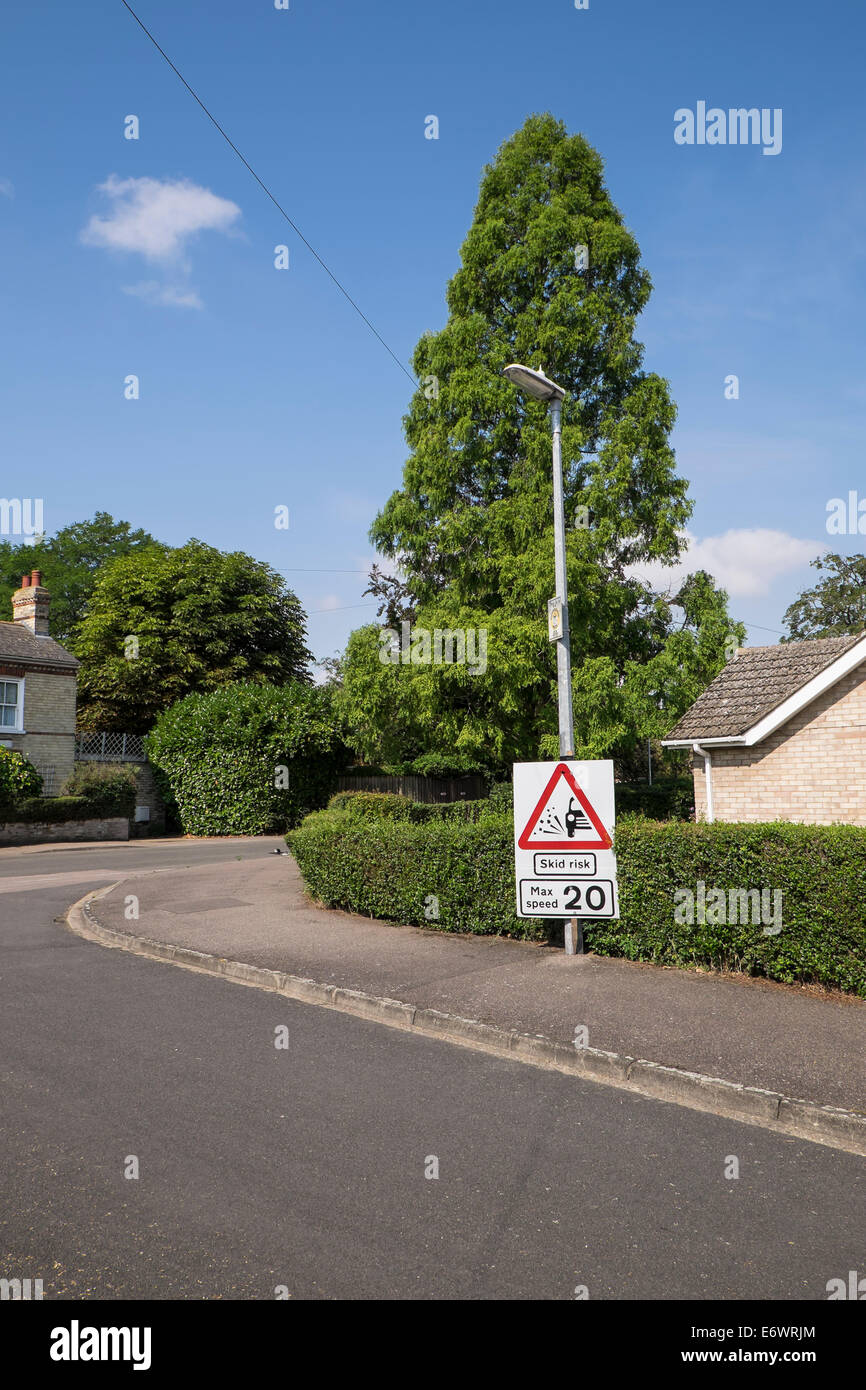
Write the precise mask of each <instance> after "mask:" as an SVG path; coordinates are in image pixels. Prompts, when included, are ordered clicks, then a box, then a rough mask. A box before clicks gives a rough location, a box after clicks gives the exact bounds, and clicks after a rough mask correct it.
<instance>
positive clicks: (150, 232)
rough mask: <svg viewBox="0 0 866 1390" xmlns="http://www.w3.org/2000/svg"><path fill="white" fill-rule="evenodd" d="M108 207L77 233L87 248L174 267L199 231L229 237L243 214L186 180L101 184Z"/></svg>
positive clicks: (114, 177) (112, 180)
mask: <svg viewBox="0 0 866 1390" xmlns="http://www.w3.org/2000/svg"><path fill="white" fill-rule="evenodd" d="M99 191H100V193H104V194H105V195H106V197H107V198H108V199H109V202H110V204H111V207H110V211H109V214H108V216H107V217H99V216H97V215H94V216H93V217H91V219H90V221H89V222H88V223H87V226H86V227H85V228H84V230H83V231H82V233H81V239H82V241H84V242H85V244H86V245H88V246H105V247H108V248H110V249H111V250H115V251H133V252H136V253H137V254H138V255H141V256H144V257H145V258H146V259H147V260H149V261H157V262H177V261H179V260H180V259H181V258H182V256H183V253H184V252H185V250H186V246H187V243H188V242H189V241H190V239H191V238H192V237H194V236H196V235H198V233H199V232H204V231H218V232H227V231H230V230H231V229H232V226H233V224H234V223H235V222H236V220H237V218H238V217H240V215H241V210H240V208H239V207H238V205H237V203H232V202H230V200H229V199H228V198H219V197H217V195H216V194H215V193H211V191H210V189H209V188H202V187H200V185H198V184H195V183H191V182H190V181H189V179H175V180H172V179H164V180H160V179H151V178H140V179H135V178H132V179H119V178H118V177H117V175H116V174H111V175H110V176H109V178H107V179H106V181H105V183H103V184H100V185H99Z"/></svg>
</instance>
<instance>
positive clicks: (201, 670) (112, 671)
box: [74, 540, 311, 732]
mask: <svg viewBox="0 0 866 1390" xmlns="http://www.w3.org/2000/svg"><path fill="white" fill-rule="evenodd" d="M74 650H75V654H76V656H78V657H79V659H80V661H81V671H80V673H79V685H78V690H79V723H80V725H81V727H82V728H98V729H125V730H129V731H130V732H144V731H146V730H148V729H149V728H150V727H151V725H152V724H153V722H154V720H155V719H156V717H157V715H158V714H160V713H161V712H162V711H163V710H166V709H168V708H169V707H170V706H171V705H173V704H174V703H175V701H176V700H179V699H182V698H183V697H184V696H185V695H188V694H190V693H192V692H195V691H210V690H215V689H216V688H217V687H218V686H221V685H226V684H228V683H230V682H235V681H254V682H258V683H264V682H275V683H282V682H285V681H291V680H300V681H309V679H310V678H309V675H308V673H307V666H308V663H309V662H310V660H311V656H310V653H309V651H308V650H307V647H306V624H305V619H304V613H303V609H302V608H301V605H300V602H299V601H298V599H297V598H296V596H295V595H294V594H293V593H292V592H291V591H290V590H289V589H287V587H286V585H285V582H284V580H283V579H282V577H281V576H280V575H279V574H277V572H276V571H275V570H273V569H271V568H270V566H269V565H266V564H264V563H263V562H261V561H259V560H254V559H253V558H252V557H251V556H249V555H245V554H244V553H243V552H242V551H233V552H232V553H230V554H226V553H224V552H222V551H219V550H215V549H214V548H213V547H212V546H209V545H205V544H204V542H203V541H199V540H190V541H188V542H187V544H186V545H184V546H180V547H179V548H178V549H174V550H168V549H166V548H165V547H161V546H152V547H150V548H149V549H147V550H144V551H142V552H140V553H138V554H134V555H128V556H124V557H122V558H121V559H118V560H115V561H113V562H112V563H111V564H110V565H108V566H106V567H105V568H104V569H103V570H101V571H100V573H99V575H98V577H97V580H96V584H95V586H94V589H93V593H92V595H91V599H90V602H89V605H88V610H87V614H86V616H85V618H84V621H83V622H82V623H81V625H80V627H79V628H78V630H77V634H76V639H75V647H74Z"/></svg>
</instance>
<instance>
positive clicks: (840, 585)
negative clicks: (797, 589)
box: [782, 555, 866, 642]
mask: <svg viewBox="0 0 866 1390" xmlns="http://www.w3.org/2000/svg"><path fill="white" fill-rule="evenodd" d="M812 567H813V569H816V570H818V571H819V572H820V571H823V572H825V577H824V578H823V579H822V580H821V581H820V583H818V584H816V585H815V586H814V588H812V589H805V590H804V591H803V593H802V594H801V595H800V597H799V598H798V599H795V600H794V602H793V603H792V604H791V606H790V608H788V609H787V610H786V612H785V616H784V618H783V620H782V621H783V622H784V624H785V626H786V627H787V629H788V636H787V637H783V638H782V641H783V642H802V641H805V640H807V639H808V638H812V637H842V636H844V635H845V634H846V633H849V632H851V633H853V632H863V631H864V629H866V555H819V556H818V558H817V559H816V560H813V561H812Z"/></svg>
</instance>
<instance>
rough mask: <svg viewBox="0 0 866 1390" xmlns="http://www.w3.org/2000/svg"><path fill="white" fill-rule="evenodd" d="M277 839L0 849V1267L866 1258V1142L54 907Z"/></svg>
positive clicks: (237, 1276) (163, 1285) (455, 1279)
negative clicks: (263, 977)
mask: <svg viewBox="0 0 866 1390" xmlns="http://www.w3.org/2000/svg"><path fill="white" fill-rule="evenodd" d="M267 852H268V848H267V847H265V846H264V845H262V844H261V842H253V843H247V844H241V845H238V844H217V845H193V846H190V845H187V844H185V843H180V844H177V845H172V846H169V847H160V846H155V845H140V846H136V845H133V846H130V847H123V848H119V849H114V848H104V847H98V848H93V849H90V850H87V851H50V852H48V853H40V854H38V855H29V856H28V855H25V854H22V853H19V852H15V853H14V854H12V855H10V854H8V853H6V854H4V855H3V857H2V860H0V875H3V878H2V879H0V1048H2V1050H0V1102H2V1116H0V1175H2V1177H0V1185H2V1195H0V1277H6V1278H12V1277H18V1278H22V1279H23V1278H41V1279H42V1280H43V1286H44V1293H45V1297H46V1298H47V1299H56V1298H76V1299H78V1298H92V1299H129V1298H160V1299H202V1298H204V1299H231V1298H243V1299H273V1298H274V1297H275V1290H276V1289H277V1287H278V1286H285V1287H286V1289H287V1291H288V1294H289V1296H290V1297H291V1298H293V1299H335V1298H369V1299H382V1298H396V1299H431V1298H446V1299H447V1298H453V1299H487V1298H501V1299H515V1298H516V1299H525V1298H542V1299H563V1300H568V1299H573V1298H574V1297H575V1289H576V1288H577V1287H578V1286H585V1287H586V1289H587V1290H588V1293H589V1297H590V1298H591V1299H634V1298H650V1299H704V1298H723V1299H744V1298H754V1299H761V1300H763V1299H783V1298H795V1299H805V1300H824V1299H826V1297H827V1293H826V1284H827V1281H828V1280H830V1279H832V1278H836V1277H842V1278H844V1277H847V1272H848V1271H849V1270H851V1269H859V1270H861V1271H862V1270H864V1269H866V1237H864V1234H863V1233H864V1231H866V1163H864V1160H862V1159H859V1158H857V1157H855V1156H852V1155H849V1154H845V1153H841V1152H837V1151H835V1150H831V1149H826V1148H822V1147H820V1146H818V1145H813V1144H809V1143H806V1142H801V1141H797V1140H788V1139H783V1138H780V1137H778V1136H776V1135H773V1134H770V1133H768V1132H766V1131H763V1130H760V1129H756V1128H752V1127H750V1126H745V1125H738V1124H735V1123H732V1122H730V1121H726V1120H721V1119H718V1118H716V1117H713V1116H709V1115H703V1114H699V1113H697V1112H694V1111H689V1110H684V1109H680V1108H678V1107H675V1106H671V1105H667V1104H663V1103H660V1102H655V1101H649V1100H644V1099H641V1098H639V1097H635V1096H631V1095H628V1094H626V1093H623V1092H619V1091H615V1090H609V1089H607V1088H605V1087H603V1086H597V1085H593V1084H591V1083H588V1082H580V1081H577V1080H575V1079H573V1078H571V1077H565V1076H561V1075H558V1074H556V1073H551V1072H546V1071H542V1070H537V1069H535V1068H532V1067H528V1066H524V1065H521V1064H519V1063H516V1062H507V1061H501V1060H498V1059H495V1058H490V1057H486V1056H484V1055H483V1054H480V1053H476V1052H472V1051H470V1050H465V1049H462V1048H459V1047H456V1046H453V1045H451V1044H448V1043H440V1042H436V1041H431V1040H427V1039H424V1038H419V1037H413V1036H404V1035H402V1034H400V1033H397V1032H395V1031H393V1030H391V1029H387V1028H382V1027H379V1026H378V1025H376V1024H372V1023H366V1022H363V1021H361V1020H358V1019H354V1018H352V1017H350V1016H347V1015H345V1014H340V1013H336V1012H331V1011H329V1010H325V1009H319V1008H315V1007H312V1006H306V1005H301V1004H298V1003H295V1002H293V1001H290V1000H286V999H282V998H279V997H277V996H274V995H268V994H265V993H262V992H260V991H257V990H254V989H248V988H244V987H242V986H238V985H234V984H229V983H227V982H225V981H220V980H216V979H212V978H208V977H204V976H198V975H196V974H193V973H191V972H188V971H185V970H180V969H178V968H176V967H174V966H171V965H163V964H160V963H157V962H153V961H148V960H145V959H142V958H139V957H135V956H132V955H129V954H127V953H125V952H122V951H119V950H107V949H105V948H103V947H100V946H97V945H93V944H91V943H89V942H86V941H84V940H82V939H80V938H78V937H77V936H74V935H73V934H72V933H70V932H69V931H68V930H67V929H66V928H65V927H64V926H62V925H59V924H58V923H57V922H56V921H55V918H57V917H60V916H61V915H62V914H63V913H64V911H65V909H66V908H67V907H68V905H69V904H70V903H71V902H73V901H75V900H77V899H78V898H80V897H81V896H82V895H83V894H84V893H85V892H86V891H87V890H88V889H89V888H96V887H99V886H100V885H101V883H103V882H105V881H106V875H107V874H109V873H112V871H113V868H114V866H117V868H119V869H121V870H124V871H128V870H131V869H133V868H134V869H139V868H141V867H142V866H145V867H152V868H154V870H158V869H159V868H161V867H166V866H168V865H169V864H171V865H172V866H175V865H177V864H178V863H185V862H190V863H193V862H194V863H199V862H202V860H203V859H204V858H206V857H207V856H212V857H213V858H215V859H218V858H219V857H221V856H222V857H231V856H233V855H237V854H242V855H244V856H245V857H246V856H247V855H258V854H266V853H267ZM184 856H186V857H184ZM55 874H56V875H57V877H56V879H54V881H53V882H52V881H51V879H52V877H53V875H55ZM81 874H84V875H85V876H86V875H88V874H89V875H91V876H92V877H91V879H90V881H86V877H85V879H82V878H81V877H79V875H81ZM70 875H74V876H75V877H74V879H72V880H70V877H69V876H70ZM282 1027H286V1028H287V1029H288V1044H289V1045H288V1047H287V1048H286V1049H282V1048H277V1047H275V1030H276V1029H278V1028H282ZM131 1156H135V1158H136V1159H137V1160H138V1169H139V1176H138V1177H137V1178H127V1177H125V1176H124V1171H125V1169H129V1168H130V1166H131V1165H130V1163H129V1159H130V1157H131ZM434 1156H435V1159H436V1160H437V1161H438V1173H439V1176H438V1178H427V1177H425V1169H426V1170H427V1171H428V1172H429V1171H432V1170H433V1168H434V1164H433V1161H432V1160H433V1158H434ZM731 1156H733V1157H736V1159H737V1160H738V1163H739V1172H740V1176H739V1178H738V1179H731V1178H726V1177H725V1170H726V1166H727V1168H728V1169H729V1170H730V1168H731V1166H732V1165H731V1161H730V1160H731Z"/></svg>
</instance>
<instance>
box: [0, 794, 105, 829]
mask: <svg viewBox="0 0 866 1390" xmlns="http://www.w3.org/2000/svg"><path fill="white" fill-rule="evenodd" d="M113 814H117V815H118V816H120V815H124V814H125V812H122V811H118V812H116V813H113ZM107 819H109V816H108V815H107V814H106V812H104V811H101V810H97V809H94V807H93V804H92V803H91V802H90V801H89V800H88V798H87V797H86V796H29V797H25V798H23V799H22V800H21V801H16V803H15V805H14V806H4V807H3V808H2V810H0V823H2V824H3V825H18V824H26V825H32V824H34V823H35V822H37V821H38V822H40V823H42V822H45V823H47V824H48V825H61V824H62V825H65V824H66V822H67V821H71V820H107Z"/></svg>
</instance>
